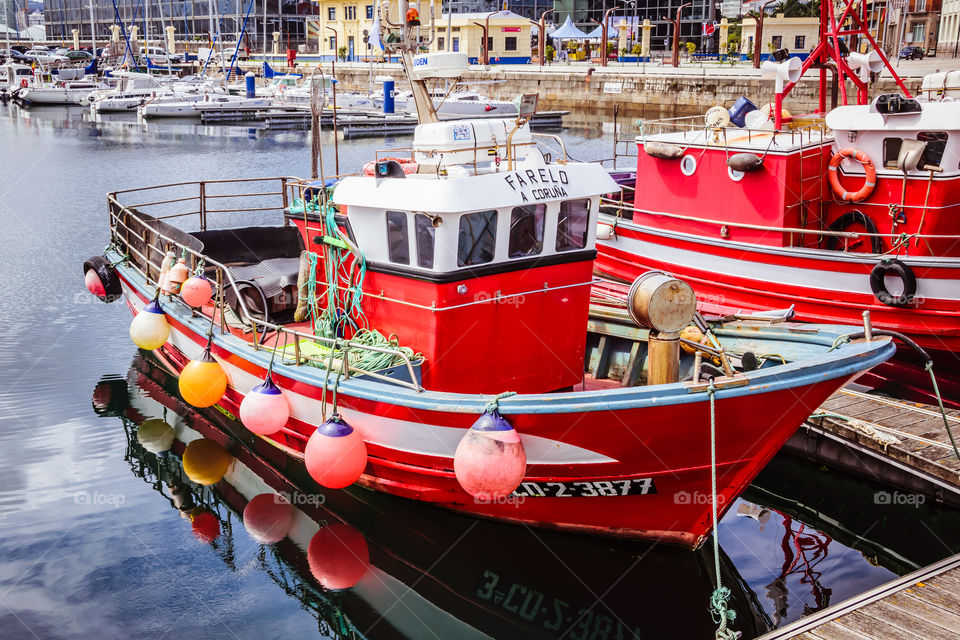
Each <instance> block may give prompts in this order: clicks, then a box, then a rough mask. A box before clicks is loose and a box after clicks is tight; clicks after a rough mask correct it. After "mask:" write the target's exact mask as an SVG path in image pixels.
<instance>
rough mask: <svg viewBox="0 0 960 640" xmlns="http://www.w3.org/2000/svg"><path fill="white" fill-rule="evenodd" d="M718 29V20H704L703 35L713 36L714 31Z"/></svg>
mask: <svg viewBox="0 0 960 640" xmlns="http://www.w3.org/2000/svg"><path fill="white" fill-rule="evenodd" d="M716 30H717V23H716V22H704V23H703V35H705V36H712V35H713V32H714V31H716Z"/></svg>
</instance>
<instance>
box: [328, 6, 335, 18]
mask: <svg viewBox="0 0 960 640" xmlns="http://www.w3.org/2000/svg"><path fill="white" fill-rule="evenodd" d="M336 19H337V8H336V7H327V20H336Z"/></svg>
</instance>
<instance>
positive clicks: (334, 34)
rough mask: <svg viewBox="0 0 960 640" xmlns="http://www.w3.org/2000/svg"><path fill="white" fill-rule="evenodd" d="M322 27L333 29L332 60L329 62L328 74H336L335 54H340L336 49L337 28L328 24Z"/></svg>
mask: <svg viewBox="0 0 960 640" xmlns="http://www.w3.org/2000/svg"><path fill="white" fill-rule="evenodd" d="M323 26H324V28H326V29H330V31H333V61H332V62H331V63H330V75H332V76H336V75H337V56H338V55H340V52H339V51H338V50H337V30H336V29H334V28H333V27H331V26H330V25H328V24H325V25H323Z"/></svg>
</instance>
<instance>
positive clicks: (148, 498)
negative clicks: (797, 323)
mask: <svg viewBox="0 0 960 640" xmlns="http://www.w3.org/2000/svg"><path fill="white" fill-rule="evenodd" d="M559 133H560V134H561V135H562V137H563V138H564V140H565V142H566V144H567V149H568V151H569V153H570V155H571V156H572V157H574V158H576V159H577V160H598V159H602V158H607V157H610V155H611V153H612V148H613V139H612V133H611V132H610V131H609V130H607V129H604V128H603V127H600V126H599V125H596V126H593V127H589V128H578V129H568V130H564V131H562V132H559ZM323 139H324V141H325V147H324V148H325V157H324V162H325V167H326V169H327V171H328V172H332V169H333V165H334V159H333V146H332V142H333V140H332V137H331V136H330V134H329V133H324V135H323ZM409 141H410V140H409V138H396V139H389V140H384V139H382V138H379V139H363V140H351V141H341V142H340V145H339V149H340V159H339V163H340V168H341V170H342V171H350V170H357V169H359V168H360V167H361V166H362V165H363V164H364V163H365V162H368V161H369V160H371V159H372V158H373V157H374V154H375V152H376V151H377V150H383V149H387V148H390V147H402V146H405V145H407V144H409ZM309 144H310V137H309V134H308V133H307V132H304V131H266V130H258V129H250V128H245V127H233V126H230V127H210V126H202V125H199V124H194V123H185V122H171V123H166V122H165V123H159V124H154V123H148V124H142V123H139V122H137V121H136V119H135V118H128V117H124V118H118V119H115V120H109V121H104V122H94V121H91V120H90V117H89V115H88V114H87V112H86V111H85V110H83V109H79V108H76V109H73V108H71V109H68V108H61V107H56V108H46V109H42V108H40V109H33V110H21V109H19V108H17V107H15V106H13V105H6V106H3V108H2V109H0V220H2V232H0V256H2V257H0V259H2V264H3V270H2V276H3V277H2V278H0V320H2V322H0V338H2V340H0V363H2V366H3V371H4V372H5V374H6V377H5V380H4V384H3V392H2V394H0V403H2V409H3V410H2V412H0V638H3V639H4V640H6V639H19V638H42V639H46V638H78V639H79V638H94V637H95V638H151V639H155V640H156V639H159V638H165V637H189V638H251V639H259V638H274V637H295V638H313V637H317V638H339V637H350V638H403V637H409V638H464V637H515V638H530V637H544V638H570V639H571V640H603V639H609V640H614V639H616V640H620V639H622V638H634V637H636V638H645V639H657V638H712V637H713V629H715V626H716V625H715V623H714V621H713V620H712V618H711V615H710V612H709V608H708V600H709V597H710V594H711V592H712V591H713V589H714V587H715V584H714V579H715V576H714V569H713V567H714V558H713V553H712V548H711V546H710V545H706V546H705V547H704V548H703V549H701V550H698V551H688V550H682V549H677V548H672V547H669V546H666V545H662V544H661V545H650V544H639V543H632V542H625V541H613V540H607V539H600V538H591V537H585V536H579V535H572V534H559V533H550V532H545V531H541V530H536V529H532V528H529V527H524V526H515V525H509V524H500V523H493V522H487V521H478V520H474V519H470V518H466V517H463V516H459V515H455V514H451V513H446V512H443V511H439V510H436V509H433V508H431V507H428V506H425V505H422V504H414V503H411V502H409V501H406V500H403V499H398V498H392V497H388V496H384V495H379V494H374V493H371V492H368V491H365V490H360V489H350V490H347V491H327V490H323V491H320V490H319V489H318V488H316V485H312V490H311V484H310V480H309V477H308V476H307V475H306V473H305V472H303V470H302V468H300V469H298V468H297V465H295V464H293V463H291V462H281V461H280V460H281V459H282V458H283V456H280V455H277V454H276V453H275V452H271V451H269V450H265V449H264V448H263V447H258V446H256V445H254V444H252V443H251V441H250V439H249V438H246V439H245V438H244V436H243V435H242V433H241V432H240V431H239V430H238V429H236V424H235V423H234V422H233V421H232V420H230V418H229V417H227V416H224V415H221V414H219V413H217V412H213V411H211V412H208V413H197V412H195V411H192V410H188V409H186V408H185V407H184V406H183V404H182V403H181V402H180V401H179V400H178V398H177V395H176V393H175V388H176V385H175V383H174V384H173V385H171V380H170V379H169V378H168V377H167V376H166V375H165V374H164V372H163V371H162V369H161V368H160V366H159V365H158V364H157V363H156V362H154V361H152V360H151V359H149V358H147V357H145V356H143V355H140V354H138V352H137V349H136V348H135V347H134V346H133V344H132V343H131V342H130V340H129V337H128V327H129V322H130V313H129V311H128V310H127V309H125V308H122V307H123V305H122V303H114V304H112V305H104V304H102V303H100V302H98V301H95V300H94V299H93V298H91V297H90V296H89V295H88V294H87V293H86V291H85V289H84V287H83V278H82V274H81V269H80V264H81V262H82V260H83V259H84V258H86V257H87V256H90V255H96V254H99V253H100V252H101V251H102V250H103V248H104V245H105V244H106V243H107V211H106V201H105V194H106V193H107V192H108V191H112V190H117V189H124V188H130V187H136V186H146V185H151V184H163V183H174V182H180V181H187V180H200V179H221V178H237V177H258V176H263V177H266V176H279V175H288V176H295V175H301V176H302V175H307V174H308V173H309V169H310V158H309V152H308V149H309ZM622 150H623V148H622V147H621V151H622ZM151 418H161V419H164V420H166V421H167V422H168V423H169V424H176V425H180V426H182V428H183V430H184V432H185V433H190V434H193V435H194V436H195V437H199V436H204V437H215V438H217V439H221V440H223V439H234V440H237V439H238V444H237V447H238V450H243V451H245V452H246V454H245V456H241V457H239V459H238V463H237V467H236V468H235V469H234V470H233V471H232V473H231V475H229V476H228V477H227V478H226V480H225V481H224V482H222V483H220V484H218V485H216V487H214V488H210V487H207V488H201V487H198V486H196V485H192V484H191V483H189V482H188V481H186V479H185V476H184V474H183V473H182V467H181V463H180V461H179V459H178V456H177V455H176V451H178V448H177V446H174V453H173V454H170V455H156V454H154V453H151V452H150V451H148V450H146V449H145V448H144V447H143V446H142V444H141V442H140V441H139V440H138V435H137V432H138V428H139V426H140V424H142V422H143V421H144V420H146V419H151ZM708 435H709V431H708V427H707V425H704V437H705V438H707V437H708ZM179 450H180V451H182V447H180V449H179ZM294 487H295V488H298V489H297V490H296V491H295V490H294V489H293V488H294ZM257 490H276V491H291V492H292V493H293V494H294V495H296V496H297V497H298V500H297V501H295V502H294V504H295V506H296V507H297V510H298V511H297V517H296V519H295V522H294V526H293V528H292V529H291V531H290V534H289V535H288V536H287V537H286V538H285V539H284V540H281V541H279V542H276V543H274V544H266V545H265V544H261V543H259V542H257V540H256V539H254V538H253V537H252V536H251V534H250V532H248V530H247V529H246V528H245V526H244V522H243V519H242V514H243V512H244V508H245V505H246V504H247V502H248V498H249V497H250V492H251V491H257ZM311 496H312V497H311ZM679 499H689V500H704V499H707V500H709V496H701V495H690V496H686V497H682V496H681V498H679ZM197 514H206V515H205V517H203V518H200V517H197ZM320 524H336V525H337V526H338V529H337V531H339V532H340V533H341V535H340V536H339V537H338V541H339V542H338V543H339V544H340V545H341V546H339V547H338V546H336V545H334V546H333V548H334V549H337V550H339V551H338V552H337V553H334V554H332V556H331V557H327V558H326V564H324V563H322V562H320V560H318V558H317V555H316V554H315V553H314V552H312V551H311V549H310V548H308V547H312V545H309V544H308V543H309V542H310V540H311V536H312V535H313V534H314V533H315V532H316V530H317V528H318V525H320ZM958 526H960V512H958V511H956V510H953V509H949V508H945V507H942V506H940V505H937V504H934V503H932V501H930V500H927V499H925V498H924V497H923V496H921V495H915V494H905V493H902V492H897V491H895V490H893V489H890V488H887V487H885V486H884V485H882V484H879V483H877V482H874V481H871V480H869V479H864V478H857V477H853V476H850V475H846V474H844V473H841V472H838V471H834V470H831V469H828V468H825V467H821V466H818V465H816V464H813V463H811V462H808V461H805V460H801V459H799V458H795V457H792V456H790V455H788V454H784V453H781V454H780V455H778V456H777V457H776V458H774V460H773V461H772V462H771V463H770V464H769V466H768V467H767V468H766V469H765V470H764V471H763V472H762V473H761V474H760V476H759V477H758V478H757V480H756V481H755V482H754V484H753V485H752V486H751V487H750V488H749V489H748V490H747V491H746V493H745V494H744V495H743V497H742V498H741V499H740V500H739V501H738V503H737V504H735V505H733V506H732V508H731V509H730V510H729V511H728V512H727V514H726V516H725V517H724V519H723V521H722V522H721V523H720V527H719V531H718V536H719V542H720V547H721V557H720V566H721V574H720V575H721V578H722V580H723V583H724V585H725V586H726V587H728V588H729V589H730V590H731V593H732V599H731V602H732V606H733V609H734V610H735V611H736V614H737V617H736V620H735V621H734V623H733V627H734V628H735V629H737V630H739V631H742V632H743V637H744V638H752V637H757V636H758V635H761V634H762V633H764V632H765V631H768V630H771V629H774V628H776V627H778V626H782V625H783V624H786V623H787V622H789V621H792V620H796V619H798V618H800V617H801V616H803V615H804V614H806V613H810V612H812V611H816V610H819V609H822V608H825V607H827V606H829V605H831V604H836V603H838V602H840V601H842V600H844V599H846V598H849V597H852V596H855V595H857V594H859V593H862V592H863V591H865V590H867V589H870V588H872V587H874V586H876V585H879V584H881V583H884V582H887V581H889V580H891V579H893V578H894V577H896V576H898V575H903V574H905V573H909V572H910V571H913V570H915V569H917V568H919V567H922V566H925V565H927V564H930V563H932V562H934V561H936V560H939V559H941V558H944V557H947V556H949V555H951V554H954V553H957V552H958V551H960V540H958V538H957V536H956V534H955V532H956V531H957V530H958ZM351 576H353V578H354V579H353V582H352V583H350V579H351ZM337 586H340V587H345V588H332V587H337Z"/></svg>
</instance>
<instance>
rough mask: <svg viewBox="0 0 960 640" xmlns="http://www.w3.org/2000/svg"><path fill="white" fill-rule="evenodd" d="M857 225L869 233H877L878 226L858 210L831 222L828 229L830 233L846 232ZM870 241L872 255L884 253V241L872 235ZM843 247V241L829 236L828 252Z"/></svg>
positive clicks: (848, 212)
mask: <svg viewBox="0 0 960 640" xmlns="http://www.w3.org/2000/svg"><path fill="white" fill-rule="evenodd" d="M855 224H859V225H861V226H862V227H863V228H864V229H866V230H867V233H877V225H876V224H874V222H873V220H871V219H870V216H868V215H867V214H865V213H864V212H862V211H860V210H858V209H854V210H853V211H847V212H846V213H845V214H843V215H842V216H840V217H839V218H837V219H836V220H834V221H833V222H831V223H830V226H828V227H827V229H829V230H830V231H846V230H847V229H849V228H850V227H852V226H853V225H855ZM869 240H870V252H871V253H882V252H883V241H882V240H881V239H880V236H875V235H872V236H870V238H869ZM842 247H843V240H842V239H841V238H840V237H838V236H827V242H826V249H827V251H838V250H839V249H841V248H842Z"/></svg>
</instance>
